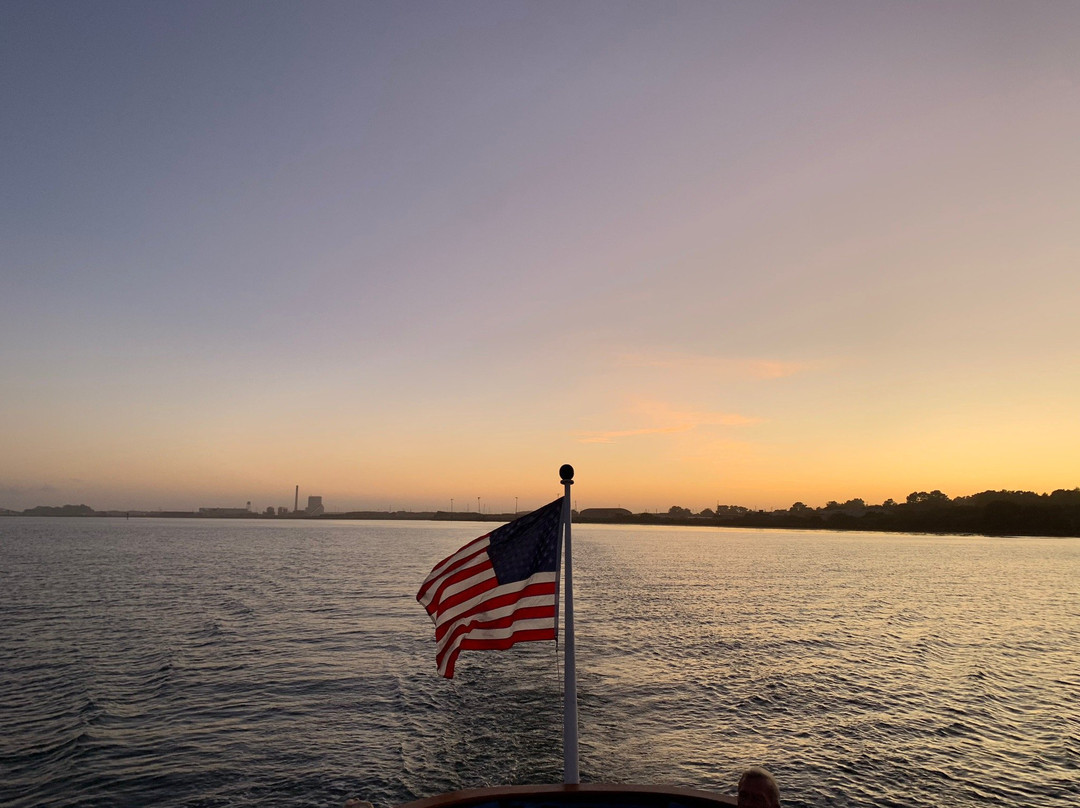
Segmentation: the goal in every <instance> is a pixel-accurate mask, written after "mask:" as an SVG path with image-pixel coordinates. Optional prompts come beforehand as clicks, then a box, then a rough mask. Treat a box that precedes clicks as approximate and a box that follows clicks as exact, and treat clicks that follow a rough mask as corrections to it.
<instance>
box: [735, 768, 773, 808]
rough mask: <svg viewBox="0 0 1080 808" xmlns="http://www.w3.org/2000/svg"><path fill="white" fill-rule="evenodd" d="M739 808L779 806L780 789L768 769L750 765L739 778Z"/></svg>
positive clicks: (771, 807)
mask: <svg viewBox="0 0 1080 808" xmlns="http://www.w3.org/2000/svg"><path fill="white" fill-rule="evenodd" d="M738 804H739V808H780V789H779V788H778V787H777V785H776V780H774V779H773V776H772V775H771V774H769V772H768V770H766V769H763V768H761V767H760V766H751V767H750V768H749V769H747V770H746V771H744V772H743V773H742V777H740V778H739V803H738Z"/></svg>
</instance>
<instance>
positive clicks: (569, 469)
mask: <svg viewBox="0 0 1080 808" xmlns="http://www.w3.org/2000/svg"><path fill="white" fill-rule="evenodd" d="M559 477H560V478H561V479H562V483H563V485H566V484H567V483H570V484H573V482H574V467H573V466H571V465H570V464H569V463H567V464H565V465H564V466H562V467H561V468H560V469H559Z"/></svg>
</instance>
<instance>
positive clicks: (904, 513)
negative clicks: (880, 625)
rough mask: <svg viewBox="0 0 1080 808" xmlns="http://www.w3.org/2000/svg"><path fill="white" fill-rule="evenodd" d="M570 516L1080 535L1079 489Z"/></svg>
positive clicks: (294, 514) (489, 517)
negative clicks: (780, 507) (779, 507)
mask: <svg viewBox="0 0 1080 808" xmlns="http://www.w3.org/2000/svg"><path fill="white" fill-rule="evenodd" d="M523 513H526V512H525V511H521V512H520V513H517V514H514V513H476V512H469V511H455V512H453V513H451V512H449V511H348V512H345V513H318V514H312V513H307V512H305V511H285V509H279V510H278V511H274V510H273V509H267V511H266V512H263V513H259V512H256V511H252V510H249V509H246V508H200V509H199V510H198V511H115V510H113V511H96V510H94V509H93V508H91V507H90V506H89V505H62V506H59V507H53V506H46V505H39V506H38V507H36V508H28V509H27V510H25V511H10V510H6V509H3V508H0V516H9V517H19V516H59V517H71V516H100V517H114V518H116V517H118V518H128V519H131V518H147V517H155V518H173V519H207V518H210V519H381V520H402V521H404V520H434V521H451V520H452V521H459V522H500V523H501V522H508V521H510V520H511V519H514V518H516V517H517V516H520V515H521V514H523ZM574 521H575V522H579V523H591V524H623V525H692V526H699V527H743V528H788V529H790V528H794V529H801V530H860V531H880V532H894V533H942V534H981V535H986V536H1080V488H1073V489H1069V490H1066V489H1058V490H1056V491H1054V492H1053V493H1050V494H1036V493H1033V492H1030V491H983V492H981V493H978V494H972V495H971V496H967V497H956V498H952V499H950V498H949V497H948V496H946V495H945V494H943V493H942V492H941V491H936V490H935V491H915V492H912V493H911V494H908V497H907V499H906V500H905V501H904V502H894V501H893V500H891V499H887V500H885V502H883V503H881V504H880V505H868V504H866V503H865V502H864V501H863V500H861V499H849V500H848V501H847V502H833V501H831V502H828V503H826V504H825V505H824V506H823V507H820V508H811V507H810V506H808V505H804V504H803V503H802V502H796V503H795V504H794V505H792V506H791V507H790V508H788V509H786V510H775V511H762V510H757V511H755V510H751V509H749V508H744V507H742V506H739V505H717V507H716V509H715V510H714V509H712V508H706V509H705V510H703V511H699V512H697V513H694V512H693V511H691V510H690V509H689V508H683V507H680V506H678V505H673V506H671V507H670V508H669V509H668V510H667V512H666V513H636V514H635V513H632V512H631V511H629V510H626V509H625V508H585V509H583V510H581V511H580V512H579V511H574Z"/></svg>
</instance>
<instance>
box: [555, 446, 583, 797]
mask: <svg viewBox="0 0 1080 808" xmlns="http://www.w3.org/2000/svg"><path fill="white" fill-rule="evenodd" d="M559 476H560V477H561V478H562V484H563V491H564V495H563V519H562V522H563V531H564V533H563V536H564V540H563V546H564V547H565V548H566V550H565V553H566V585H565V587H564V590H565V592H566V595H565V607H564V609H563V626H564V629H565V630H564V638H563V639H564V642H563V676H564V679H563V782H564V783H567V784H569V785H576V784H577V783H578V782H579V781H580V776H579V774H578V718H577V661H576V659H575V658H574V574H573V568H572V566H571V561H570V559H571V553H570V486H572V485H573V484H574V467H573V466H571V465H569V464H567V465H565V466H563V467H562V468H560V469H559Z"/></svg>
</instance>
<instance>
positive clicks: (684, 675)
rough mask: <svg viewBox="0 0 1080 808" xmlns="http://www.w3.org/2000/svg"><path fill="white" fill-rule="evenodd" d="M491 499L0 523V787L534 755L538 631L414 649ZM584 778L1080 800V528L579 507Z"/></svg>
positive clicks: (327, 775)
mask: <svg viewBox="0 0 1080 808" xmlns="http://www.w3.org/2000/svg"><path fill="white" fill-rule="evenodd" d="M492 527H493V525H491V524H481V523H468V522H454V523H439V522H370V521H352V522H349V521H325V520H319V521H289V520H280V521H279V520H265V521H262V520H209V519H206V520H203V519H191V520H185V519H131V520H120V519H106V518H92V519H80V518H73V519H49V518H28V517H10V518H4V519H0V805H7V806H19V807H20V808H21V807H23V806H38V805H49V806H91V805H101V806H143V805H151V804H152V805H156V806H226V805H228V806H253V805H275V806H277V805H281V806H340V805H341V804H342V803H343V802H344V801H345V799H347V798H348V797H360V798H363V799H367V800H370V801H371V802H373V803H374V804H375V805H376V806H377V807H378V808H388V806H393V805H396V804H398V803H401V802H404V801H407V800H410V799H415V798H419V797H423V796H430V795H432V794H435V793H439V792H443V791H448V790H454V789H459V788H467V787H475V786H483V785H497V784H524V783H544V782H559V781H560V780H561V769H562V741H561V723H560V722H561V713H562V695H561V693H562V676H561V669H560V662H559V658H558V656H557V654H556V651H555V648H554V645H553V644H552V643H535V644H527V645H522V646H518V647H516V648H514V649H511V650H509V651H506V652H464V653H463V654H462V656H461V658H460V659H459V662H458V673H457V676H456V678H455V679H454V680H452V681H446V680H444V679H441V678H440V677H439V676H438V675H437V673H436V671H435V663H434V640H433V632H432V627H431V623H430V621H429V620H428V618H427V615H426V614H425V613H424V611H423V609H422V608H421V607H420V606H419V604H417V603H416V601H415V594H416V590H417V588H418V587H419V585H420V582H421V581H422V580H423V578H424V576H425V575H426V574H427V573H428V571H429V570H430V569H431V567H432V566H433V565H434V564H435V563H436V562H437V561H439V560H440V559H441V558H443V557H444V556H446V555H448V554H449V553H450V552H452V551H453V550H455V549H457V547H459V546H460V545H462V544H464V543H465V542H466V541H468V540H470V539H472V538H475V537H476V536H478V535H480V534H481V533H484V532H486V531H487V530H489V529H490V528H492ZM574 548H575V558H574V571H575V598H576V607H577V608H576V618H577V646H578V685H579V693H580V696H579V699H580V707H579V709H580V719H581V744H582V746H581V772H582V780H583V781H585V782H637V783H671V784H676V785H680V786H686V787H693V788H701V789H706V790H713V791H717V792H720V793H726V794H732V793H734V785H735V782H736V780H737V778H738V773H739V771H740V770H741V769H742V768H743V767H745V766H747V765H750V764H761V765H764V766H766V767H768V768H770V769H771V770H772V771H773V772H774V773H775V774H776V776H777V779H778V781H779V782H780V786H781V791H782V794H783V797H784V804H785V805H792V806H815V807H816V806H911V807H912V808H914V807H915V806H940V805H956V806H987V805H1032V806H1035V805H1038V806H1061V808H1064V806H1076V805H1078V804H1080V540H1077V539H1043V538H1025V537H1018V538H986V537H978V536H949V537H946V536H921V535H902V534H867V533H833V532H796V531H764V530H762V531H746V530H734V529H713V528H654V527H640V526H628V527H623V526H619V527H614V526H593V525H577V526H575V529H574Z"/></svg>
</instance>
